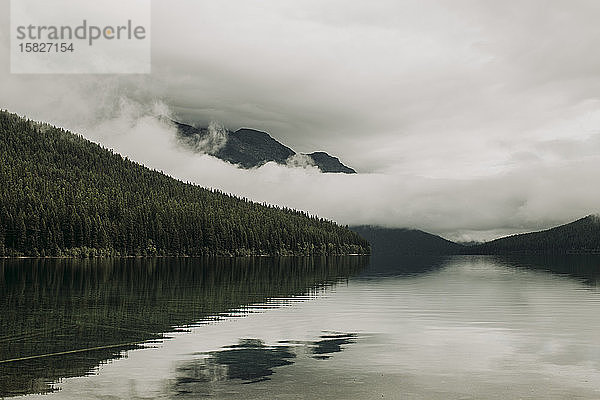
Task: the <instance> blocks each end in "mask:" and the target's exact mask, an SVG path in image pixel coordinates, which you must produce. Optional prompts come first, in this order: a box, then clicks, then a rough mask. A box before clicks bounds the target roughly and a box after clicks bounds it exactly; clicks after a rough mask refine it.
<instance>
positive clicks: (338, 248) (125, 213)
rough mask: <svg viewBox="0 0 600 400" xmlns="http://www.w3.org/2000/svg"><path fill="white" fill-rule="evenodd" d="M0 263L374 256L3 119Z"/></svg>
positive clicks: (305, 222)
mask: <svg viewBox="0 0 600 400" xmlns="http://www.w3.org/2000/svg"><path fill="white" fill-rule="evenodd" d="M0 184H1V188H0V255H10V256H13V255H32V256H38V255H39V256H49V255H51V256H62V255H69V256H96V255H121V256H123V255H258V254H270V255H275V254H306V255H309V254H348V253H366V252H368V251H369V244H368V242H367V241H366V240H364V239H362V238H361V237H359V236H358V235H357V234H356V233H354V232H351V231H350V230H348V229H347V228H344V227H341V226H338V225H336V224H335V223H333V222H330V221H326V220H324V219H321V218H317V217H314V216H310V215H308V214H307V213H305V212H302V211H295V210H290V209H282V208H279V207H275V206H267V205H262V204H257V203H254V202H251V201H248V200H247V199H242V198H237V197H234V196H230V195H226V194H223V193H220V192H218V191H215V190H207V189H204V188H202V187H199V186H197V185H193V184H189V183H183V182H180V181H177V180H175V179H173V178H170V177H168V176H166V175H164V174H163V173H160V172H157V171H153V170H150V169H148V168H146V167H144V166H142V165H139V164H137V163H134V162H132V161H130V160H128V159H126V158H123V157H121V156H120V155H118V154H115V153H113V152H112V151H109V150H107V149H104V148H102V147H101V146H99V145H97V144H94V143H92V142H89V141H88V140H86V139H84V138H83V137H81V136H78V135H75V134H72V133H70V132H68V131H65V130H63V129H59V128H54V127H51V126H49V125H45V124H39V123H35V122H32V121H29V120H26V119H24V118H21V117H19V116H17V115H15V114H10V113H8V112H5V111H0Z"/></svg>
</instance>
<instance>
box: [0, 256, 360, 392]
mask: <svg viewBox="0 0 600 400" xmlns="http://www.w3.org/2000/svg"><path fill="white" fill-rule="evenodd" d="M367 261H368V259H367V258H365V257H327V258H293V257H289V258H275V259H273V258H236V259H126V260H122V259H119V260H117V259H114V260H43V259H41V260H31V259H29V260H3V261H0V294H1V296H0V308H1V309H2V313H0V397H7V396H15V395H21V394H27V393H44V392H50V391H52V390H53V385H52V384H53V382H56V381H58V380H59V379H61V378H67V377H73V376H81V375H86V374H89V373H90V372H91V371H93V370H94V369H95V368H96V367H97V366H98V365H99V364H101V363H104V362H106V361H108V360H111V359H115V358H119V357H121V356H123V354H124V352H125V351H127V350H130V349H135V348H139V347H140V346H148V345H152V343H155V342H157V341H160V340H162V339H164V338H165V334H164V333H165V332H167V333H168V332H173V331H174V330H175V329H176V327H181V326H186V325H190V324H195V323H197V322H199V321H207V320H211V319H214V318H215V316H216V317H217V318H219V315H232V314H231V313H229V312H230V310H238V311H237V312H236V313H235V315H238V316H239V315H245V314H247V313H250V312H259V311H260V309H259V308H256V307H248V306H249V305H251V304H256V303H264V304H265V305H264V307H276V306H280V305H282V304H285V301H279V302H269V301H268V300H269V299H271V298H284V299H290V301H293V300H297V299H298V298H299V299H305V298H310V296H311V295H315V294H316V293H317V292H318V291H319V290H321V289H320V288H322V287H323V286H324V285H330V284H334V283H336V282H339V280H340V279H347V277H349V276H351V275H354V274H356V273H357V272H358V271H360V270H361V269H362V268H363V267H364V266H365V264H366V263H367ZM306 296H308V297H306Z"/></svg>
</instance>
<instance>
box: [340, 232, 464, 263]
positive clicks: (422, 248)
mask: <svg viewBox="0 0 600 400" xmlns="http://www.w3.org/2000/svg"><path fill="white" fill-rule="evenodd" d="M350 229H352V230H353V231H354V232H356V233H358V234H359V235H361V236H362V237H364V238H365V239H367V240H368V241H369V243H371V247H372V250H373V254H386V255H413V256H414V255H448V254H460V253H461V252H463V251H464V247H463V246H461V245H460V244H457V243H454V242H451V241H449V240H446V239H444V238H442V237H440V236H437V235H432V234H431V233H427V232H423V231H420V230H417V229H401V228H396V229H394V228H382V227H377V226H353V227H350Z"/></svg>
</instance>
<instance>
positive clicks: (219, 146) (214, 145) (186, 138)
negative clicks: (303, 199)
mask: <svg viewBox="0 0 600 400" xmlns="http://www.w3.org/2000/svg"><path fill="white" fill-rule="evenodd" d="M172 122H173V123H174V124H175V126H176V127H177V130H178V133H179V138H180V140H181V141H182V142H183V143H184V144H185V145H187V146H188V147H190V148H192V149H193V150H195V151H198V152H202V153H208V154H211V155H213V156H215V157H218V158H220V159H221V160H224V161H227V162H230V163H232V164H236V165H239V166H240V167H242V168H246V169H248V168H256V167H260V166H261V165H263V164H265V163H267V162H269V161H274V162H276V163H278V164H291V165H298V164H300V165H304V164H308V165H315V166H316V167H318V168H319V169H320V170H321V172H333V173H345V174H355V173H356V171H355V170H353V169H352V168H350V167H347V166H345V165H344V164H342V163H341V162H340V160H339V159H338V158H337V157H333V156H330V155H329V154H327V153H325V152H322V151H319V152H314V153H310V154H301V153H296V152H295V151H294V150H292V149H290V148H289V147H287V146H285V145H283V144H281V143H279V142H278V141H277V140H275V139H273V138H272V137H271V135H269V134H268V133H266V132H262V131H258V130H256V129H250V128H241V129H238V130H237V131H234V132H232V131H228V130H226V129H224V128H223V127H219V126H214V125H211V126H209V127H208V128H196V127H193V126H191V125H187V124H182V123H180V122H177V121H172Z"/></svg>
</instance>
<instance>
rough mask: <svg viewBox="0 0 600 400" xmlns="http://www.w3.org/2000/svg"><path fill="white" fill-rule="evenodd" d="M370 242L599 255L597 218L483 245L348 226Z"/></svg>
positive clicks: (383, 246) (417, 248)
mask: <svg viewBox="0 0 600 400" xmlns="http://www.w3.org/2000/svg"><path fill="white" fill-rule="evenodd" d="M350 229H352V230H353V231H354V232H357V233H358V234H360V235H361V236H363V237H365V238H366V239H368V240H369V242H370V243H371V246H372V249H373V252H379V251H383V252H386V253H392V252H393V253H396V254H402V255H407V254H409V255H421V254H430V255H438V254H446V255H451V254H465V255H467V254H472V255H511V254H517V255H518V254H600V215H598V214H590V215H587V216H585V217H583V218H580V219H578V220H575V221H572V222H569V223H566V224H563V225H558V226H555V227H552V228H549V229H544V230H540V231H534V232H527V233H519V234H514V235H509V236H505V237H501V238H498V239H494V240H490V241H487V242H483V243H475V244H472V245H471V244H463V243H456V242H452V241H450V240H447V239H444V238H442V237H440V236H438V235H435V234H431V233H428V232H424V231H420V230H418V229H406V228H382V227H377V226H358V227H356V226H354V227H350Z"/></svg>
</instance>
